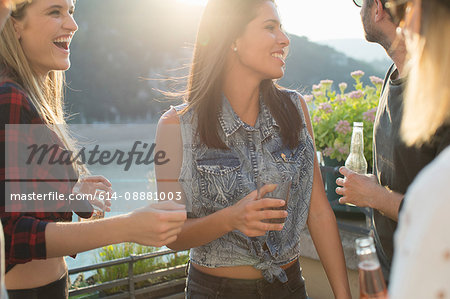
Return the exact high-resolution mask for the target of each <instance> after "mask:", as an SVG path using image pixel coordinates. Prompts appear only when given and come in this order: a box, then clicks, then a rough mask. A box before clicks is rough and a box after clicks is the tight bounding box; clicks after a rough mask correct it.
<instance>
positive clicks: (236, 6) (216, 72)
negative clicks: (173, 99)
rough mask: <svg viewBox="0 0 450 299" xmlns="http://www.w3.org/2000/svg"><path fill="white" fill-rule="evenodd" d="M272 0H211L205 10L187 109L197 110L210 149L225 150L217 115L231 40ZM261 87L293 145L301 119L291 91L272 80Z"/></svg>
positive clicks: (286, 141)
mask: <svg viewBox="0 0 450 299" xmlns="http://www.w3.org/2000/svg"><path fill="white" fill-rule="evenodd" d="M268 1H270V2H273V3H274V1H273V0H210V1H209V2H208V4H207V5H206V7H205V10H204V12H203V15H202V18H201V21H200V25H199V29H198V32H197V40H196V42H195V48H194V56H193V61H192V66H191V70H190V74H189V77H188V85H187V92H186V96H185V101H186V102H187V103H188V107H187V108H186V110H185V111H187V110H190V109H194V112H195V115H196V116H197V118H198V126H197V134H198V136H199V138H200V141H201V142H202V143H203V144H205V145H206V146H208V147H210V148H219V149H226V148H227V146H226V145H225V143H224V141H223V140H222V139H221V138H220V135H219V132H218V129H219V124H218V119H217V115H218V112H219V109H220V108H219V104H220V103H221V100H222V82H223V73H224V69H225V64H226V60H227V54H228V52H229V50H230V49H231V45H232V43H233V42H234V41H235V40H236V39H237V38H238V37H239V36H240V35H241V34H242V33H243V32H244V30H245V27H246V26H247V24H248V23H250V22H251V21H252V20H253V19H254V18H255V17H256V14H257V8H258V7H259V6H260V5H261V4H263V3H265V2H268ZM260 90H261V93H262V96H263V99H264V102H265V104H266V105H267V107H268V108H269V110H270V113H271V114H272V115H273V117H274V118H275V120H276V122H277V124H278V125H279V126H280V133H281V137H282V140H283V143H284V144H286V145H287V146H289V147H291V148H294V147H296V146H298V139H299V134H300V130H301V128H302V122H301V117H300V114H299V112H298V110H297V108H296V106H295V104H294V103H293V102H292V100H291V98H290V96H289V94H288V93H287V92H285V91H283V90H282V88H281V87H279V86H278V85H276V84H275V82H274V81H273V80H264V81H262V82H261V85H260Z"/></svg>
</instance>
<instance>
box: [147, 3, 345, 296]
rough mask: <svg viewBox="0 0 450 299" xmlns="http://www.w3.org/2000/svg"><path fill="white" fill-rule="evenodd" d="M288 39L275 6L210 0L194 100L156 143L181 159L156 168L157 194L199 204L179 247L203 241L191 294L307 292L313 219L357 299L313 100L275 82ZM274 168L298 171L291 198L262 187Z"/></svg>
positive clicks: (189, 95) (320, 242) (169, 116)
mask: <svg viewBox="0 0 450 299" xmlns="http://www.w3.org/2000/svg"><path fill="white" fill-rule="evenodd" d="M288 46H289V39H288V37H287V36H286V34H285V33H284V31H283V29H282V27H281V21H280V18H279V16H278V12H277V8H276V5H275V2H274V1H269V0H248V1H242V0H210V1H208V3H207V5H206V7H205V9H204V12H203V15H202V18H201V21H200V25H199V28H198V33H197V39H196V42H195V48H194V54H193V61H192V65H191V70H190V75H189V78H188V85H187V89H186V92H185V97H184V102H185V103H184V104H182V105H180V106H176V107H174V108H171V109H170V110H169V111H168V112H166V113H165V114H164V115H163V116H162V117H161V119H160V121H159V124H158V131H157V138H156V140H157V142H156V143H157V146H158V147H159V148H161V149H163V150H164V151H166V152H167V157H169V158H170V162H169V163H167V164H165V165H161V166H156V177H157V184H158V192H170V191H171V192H173V191H180V192H181V191H183V192H184V199H185V203H186V207H187V210H188V220H187V221H186V223H185V225H184V226H183V229H182V232H181V233H180V235H179V237H178V239H177V241H175V242H172V243H170V244H168V247H169V248H172V249H176V250H181V249H188V248H192V249H191V251H190V267H189V273H188V279H187V286H186V297H187V298H206V297H207V296H210V295H211V296H214V297H215V298H233V297H235V298H306V290H305V284H304V281H303V278H302V275H301V269H300V265H299V253H300V246H302V244H300V234H301V231H302V230H303V229H304V228H305V225H306V224H307V225H308V228H309V231H310V233H311V236H312V239H313V241H314V244H315V246H316V249H317V251H318V254H319V257H320V259H321V261H322V263H323V265H324V268H325V271H326V273H327V276H328V279H329V282H330V284H331V287H332V289H333V292H334V294H335V297H336V298H350V297H351V295H350V290H349V284H348V279H347V272H346V267H345V261H344V255H343V250H342V244H341V241H340V237H339V233H338V229H337V225H336V219H335V216H334V213H333V211H332V209H331V207H330V205H329V203H328V200H327V198H326V195H325V191H324V187H323V183H322V179H321V175H320V169H319V165H318V162H317V159H316V155H315V146H314V138H313V132H312V128H311V121H310V117H309V115H308V110H307V107H306V104H305V101H304V100H303V98H302V97H301V96H300V95H299V94H298V93H297V92H294V91H290V90H286V89H283V88H281V87H280V86H278V85H277V84H275V83H274V80H275V79H278V78H281V77H282V76H283V74H284V67H285V58H286V55H287V50H288ZM273 172H275V173H279V174H280V175H283V174H284V173H288V172H289V173H292V174H293V175H292V177H291V179H292V184H291V186H290V190H289V191H290V192H289V198H288V201H287V204H286V203H285V202H284V201H283V200H280V199H275V198H270V196H269V195H270V194H268V193H269V192H273V191H274V189H275V188H277V187H278V186H277V185H276V184H266V185H264V186H262V187H261V188H258V186H259V185H260V184H259V183H258V182H259V179H260V177H261V176H263V175H264V174H265V173H273ZM269 183H270V182H269ZM257 189H259V193H258V190H257ZM266 194H268V196H266ZM285 204H286V205H287V207H286V209H285V210H282V209H281V210H280V207H281V206H284V205H285ZM274 218H285V221H284V223H276V222H277V221H272V220H273V219H274ZM208 298H209V297H208Z"/></svg>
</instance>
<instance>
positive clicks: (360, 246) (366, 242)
mask: <svg viewBox="0 0 450 299" xmlns="http://www.w3.org/2000/svg"><path fill="white" fill-rule="evenodd" d="M355 243H356V254H358V255H360V254H369V253H371V252H375V244H374V242H373V238H372V237H363V238H358V239H356V240H355Z"/></svg>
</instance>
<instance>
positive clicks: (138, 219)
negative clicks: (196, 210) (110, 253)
mask: <svg viewBox="0 0 450 299" xmlns="http://www.w3.org/2000/svg"><path fill="white" fill-rule="evenodd" d="M127 218H128V224H129V225H128V228H127V231H128V232H129V236H130V240H129V241H131V242H135V243H139V244H143V245H147V246H156V247H161V246H164V245H167V244H169V243H172V242H174V241H175V240H176V239H177V237H178V234H179V233H180V232H181V228H182V226H183V224H184V222H185V221H186V218H187V214H186V209H185V206H184V205H180V204H178V203H175V202H173V201H163V202H159V203H156V204H151V205H148V206H146V207H144V208H140V209H137V210H135V211H133V212H131V213H130V214H128V216H127Z"/></svg>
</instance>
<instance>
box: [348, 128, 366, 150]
mask: <svg viewBox="0 0 450 299" xmlns="http://www.w3.org/2000/svg"><path fill="white" fill-rule="evenodd" d="M350 153H352V154H363V153H364V136H363V130H362V128H361V127H354V128H353V133H352V142H351V145H350Z"/></svg>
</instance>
